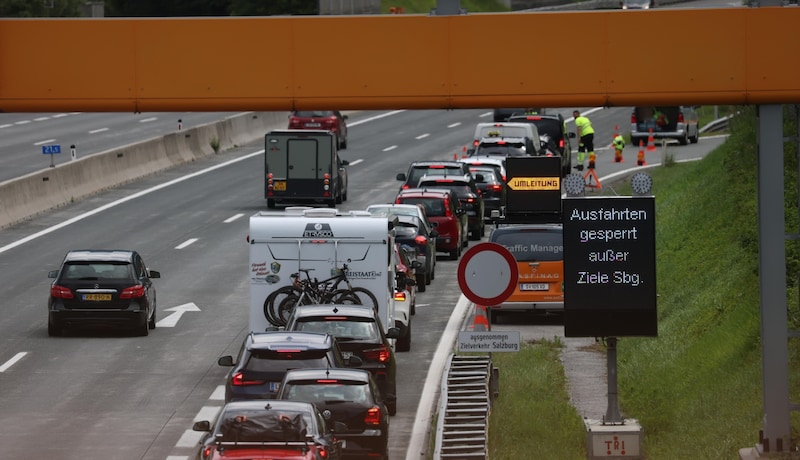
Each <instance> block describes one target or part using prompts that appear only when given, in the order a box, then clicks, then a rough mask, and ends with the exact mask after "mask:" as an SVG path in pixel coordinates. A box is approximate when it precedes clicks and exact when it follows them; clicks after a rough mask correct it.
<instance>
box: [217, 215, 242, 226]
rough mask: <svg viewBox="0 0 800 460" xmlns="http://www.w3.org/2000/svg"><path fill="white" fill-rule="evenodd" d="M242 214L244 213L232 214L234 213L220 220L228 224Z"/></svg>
mask: <svg viewBox="0 0 800 460" xmlns="http://www.w3.org/2000/svg"><path fill="white" fill-rule="evenodd" d="M243 215H244V214H241V213H240V214H234V215H232V216H230V217H228V218H227V219H225V220H223V221H222V222H223V223H226V224H230V223H231V222H233V221H234V220H236V219H239V218H241V217H242V216H243Z"/></svg>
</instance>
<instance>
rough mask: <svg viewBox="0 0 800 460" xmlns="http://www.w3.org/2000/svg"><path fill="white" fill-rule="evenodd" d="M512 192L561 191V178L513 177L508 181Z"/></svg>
mask: <svg viewBox="0 0 800 460" xmlns="http://www.w3.org/2000/svg"><path fill="white" fill-rule="evenodd" d="M508 186H509V187H510V188H511V190H561V178H560V177H513V178H511V179H510V180H509V181H508Z"/></svg>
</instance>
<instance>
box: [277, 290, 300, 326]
mask: <svg viewBox="0 0 800 460" xmlns="http://www.w3.org/2000/svg"><path fill="white" fill-rule="evenodd" d="M299 301H300V297H298V296H296V295H290V296H287V297H286V298H285V299H283V300H282V301H281V303H280V305H278V311H277V320H278V322H279V323H281V324H279V326H286V324H287V323H288V322H289V315H291V314H292V312H293V311H294V307H296V306H297V305H299Z"/></svg>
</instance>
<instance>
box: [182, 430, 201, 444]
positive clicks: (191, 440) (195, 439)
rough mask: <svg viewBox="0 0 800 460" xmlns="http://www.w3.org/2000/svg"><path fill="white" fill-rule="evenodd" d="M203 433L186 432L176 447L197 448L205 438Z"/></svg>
mask: <svg viewBox="0 0 800 460" xmlns="http://www.w3.org/2000/svg"><path fill="white" fill-rule="evenodd" d="M203 434H205V433H203V432H202V431H194V430H186V431H184V432H183V434H182V435H181V438H180V439H178V443H177V444H175V447H196V446H198V445H199V444H200V438H201V437H203Z"/></svg>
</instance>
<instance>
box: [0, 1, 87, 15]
mask: <svg viewBox="0 0 800 460" xmlns="http://www.w3.org/2000/svg"><path fill="white" fill-rule="evenodd" d="M83 3H84V0H0V17H4V18H64V17H78V16H80V15H81V5H82V4H83Z"/></svg>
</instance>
